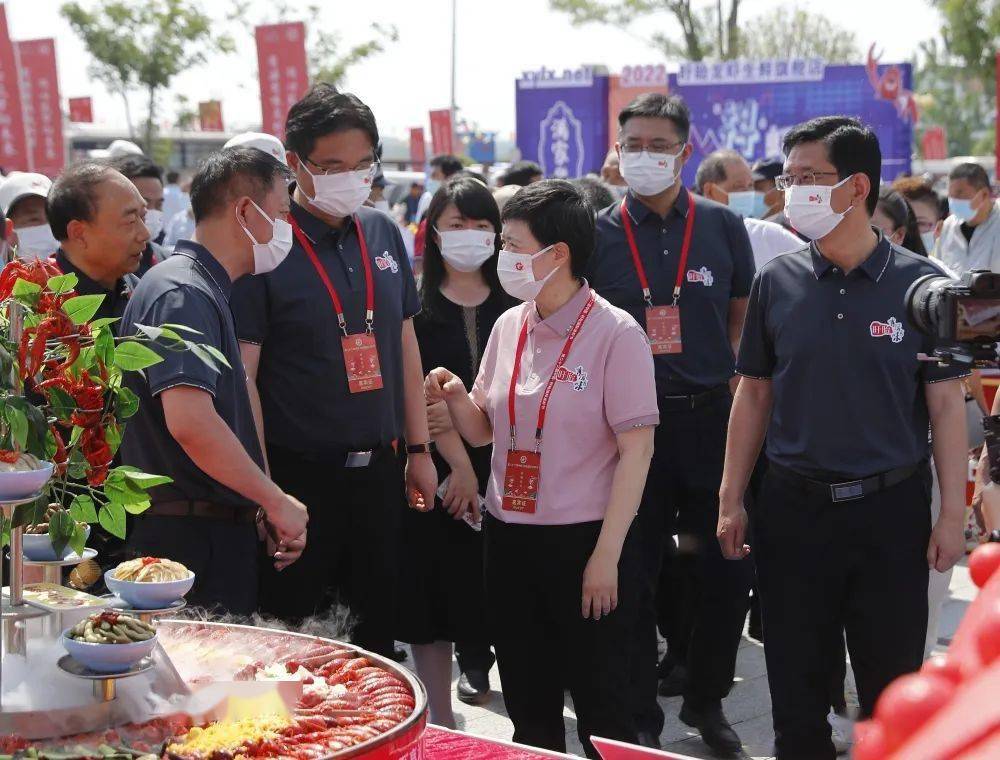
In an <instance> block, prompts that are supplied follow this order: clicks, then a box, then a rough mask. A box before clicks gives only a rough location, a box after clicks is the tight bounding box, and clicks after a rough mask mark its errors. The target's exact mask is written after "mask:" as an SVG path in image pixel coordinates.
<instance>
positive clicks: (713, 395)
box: [658, 385, 729, 412]
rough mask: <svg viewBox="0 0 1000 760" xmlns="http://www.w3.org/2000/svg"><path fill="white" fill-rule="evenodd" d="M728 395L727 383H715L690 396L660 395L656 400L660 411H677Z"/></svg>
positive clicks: (703, 404)
mask: <svg viewBox="0 0 1000 760" xmlns="http://www.w3.org/2000/svg"><path fill="white" fill-rule="evenodd" d="M728 395H729V386H728V385H717V386H715V387H714V388H709V389H708V390H707V391H702V392H701V393H695V394H692V395H690V396H660V397H659V399H658V402H659V408H660V411H661V412H677V411H680V410H682V409H697V408H698V407H699V406H706V405H707V404H710V403H712V402H713V401H716V400H718V399H720V398H723V397H724V396H728Z"/></svg>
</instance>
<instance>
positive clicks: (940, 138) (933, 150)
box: [920, 127, 948, 161]
mask: <svg viewBox="0 0 1000 760" xmlns="http://www.w3.org/2000/svg"><path fill="white" fill-rule="evenodd" d="M920 148H921V152H922V153H923V155H924V160H925V161H935V160H940V159H943V158H948V136H947V134H946V133H945V131H944V127H928V128H927V129H925V130H924V136H923V137H922V138H921V141H920Z"/></svg>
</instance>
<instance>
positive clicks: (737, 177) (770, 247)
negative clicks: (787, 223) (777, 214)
mask: <svg viewBox="0 0 1000 760" xmlns="http://www.w3.org/2000/svg"><path fill="white" fill-rule="evenodd" d="M694 184H695V191H696V192H697V193H698V194H699V195H701V196H704V197H705V198H708V199H709V200H713V201H716V202H718V203H721V204H723V205H724V206H728V207H729V208H730V209H731V210H732V211H734V212H736V213H737V214H739V215H740V216H742V217H743V224H744V225H745V226H746V228H747V234H748V235H749V236H750V247H751V248H753V258H754V263H755V264H756V265H757V269H760V268H761V267H762V266H764V264H766V263H767V262H768V261H770V260H771V259H773V258H774V257H775V256H778V255H779V254H782V253H788V251H794V250H796V249H798V248H801V247H802V246H804V245H805V242H803V241H802V240H800V239H799V238H798V237H796V236H795V235H794V234H793V233H791V232H789V231H788V230H786V229H785V228H784V227H782V226H781V225H780V224H775V223H774V222H767V221H764V220H763V219H760V218H759V217H760V216H762V215H763V214H765V213H766V212H767V206H766V204H765V203H764V193H762V192H759V191H757V190H754V187H753V175H752V174H751V172H750V164H748V163H747V161H746V159H745V158H743V156H741V155H740V154H739V153H737V152H736V151H735V150H717V151H715V152H714V153H710V154H709V155H708V156H706V157H705V158H704V160H703V161H702V162H701V164H700V165H699V166H698V171H697V172H696V173H695V178H694Z"/></svg>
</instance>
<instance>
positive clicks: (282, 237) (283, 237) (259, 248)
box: [236, 200, 294, 274]
mask: <svg viewBox="0 0 1000 760" xmlns="http://www.w3.org/2000/svg"><path fill="white" fill-rule="evenodd" d="M250 202H251V203H253V207H254V208H255V209H257V211H258V212H259V213H260V215H261V216H262V217H264V218H265V219H267V221H269V222H270V223H271V239H270V240H268V241H267V242H266V243H258V242H257V239H256V238H255V237H254V236H253V233H251V232H250V230H248V229H247V228H246V225H245V224H243V222H242V221H241V220H240V217H239V213H237V216H236V221H238V222H239V223H240V227H242V228H243V231H244V232H245V233H246V234H247V237H248V238H250V242H252V243H253V273H254V274H266V273H268V272H271V271H273V270H275V269H277V267H278V265H279V264H280V263H281V262H282V261H284V260H285V257H286V256H287V255H288V252H289V251H290V250H292V237H293V235H294V233H293V232H292V225H290V224H289V223H288V222H287V220H285V219H272V218H271V217H269V216H268V215H267V214H265V213H264V209H262V208H261V207H260V206H258V205H257V204H256V203H254V202H253V200H251V201H250Z"/></svg>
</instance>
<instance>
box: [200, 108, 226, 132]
mask: <svg viewBox="0 0 1000 760" xmlns="http://www.w3.org/2000/svg"><path fill="white" fill-rule="evenodd" d="M198 122H199V123H200V124H201V131H202V132H222V131H223V128H222V103H220V102H219V101H218V100H206V101H203V102H201V103H199V104H198Z"/></svg>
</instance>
